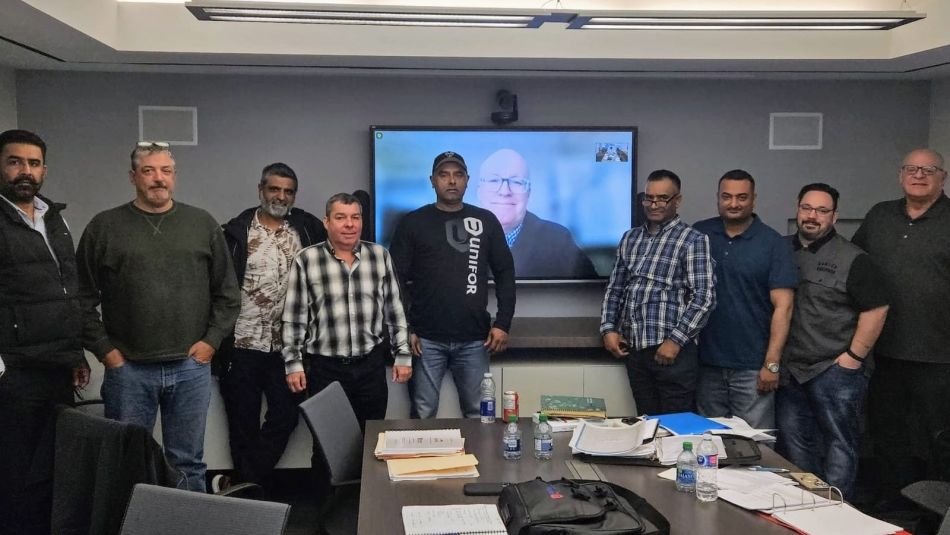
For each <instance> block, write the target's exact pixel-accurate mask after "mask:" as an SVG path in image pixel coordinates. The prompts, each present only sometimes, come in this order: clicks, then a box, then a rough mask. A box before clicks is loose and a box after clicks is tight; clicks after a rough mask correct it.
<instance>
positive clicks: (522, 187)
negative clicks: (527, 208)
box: [480, 177, 531, 194]
mask: <svg viewBox="0 0 950 535" xmlns="http://www.w3.org/2000/svg"><path fill="white" fill-rule="evenodd" d="M480 180H481V182H482V184H485V186H486V187H487V188H488V189H490V190H492V191H501V188H502V187H504V184H505V182H507V183H508V189H510V190H511V192H512V193H517V194H520V193H528V191H529V190H530V189H531V181H530V180H525V179H523V178H496V177H492V178H482V179H480Z"/></svg>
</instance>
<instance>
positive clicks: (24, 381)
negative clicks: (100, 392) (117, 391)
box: [0, 368, 73, 535]
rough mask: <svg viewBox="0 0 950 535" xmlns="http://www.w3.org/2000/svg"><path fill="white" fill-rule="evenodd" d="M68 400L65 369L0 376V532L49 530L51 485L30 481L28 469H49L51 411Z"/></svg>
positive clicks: (7, 534)
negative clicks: (44, 442)
mask: <svg viewBox="0 0 950 535" xmlns="http://www.w3.org/2000/svg"><path fill="white" fill-rule="evenodd" d="M72 401H73V388H72V371H71V370H69V369H29V368H8V369H7V372H6V373H5V374H4V375H3V377H0V534H3V535H14V534H16V535H32V534H40V533H42V534H43V535H46V534H48V533H49V532H50V514H51V513H50V507H51V504H52V487H51V486H50V483H51V481H50V480H48V478H47V481H35V480H33V477H32V476H33V475H34V474H31V472H30V468H31V467H32V466H33V464H34V462H35V463H36V464H37V467H40V466H45V467H46V468H47V471H48V470H49V469H51V468H52V465H53V447H52V446H53V445H52V442H51V441H52V437H53V434H52V426H53V425H55V422H54V417H55V413H54V411H53V408H54V407H55V406H56V404H58V403H65V404H71V403H72ZM41 439H43V440H46V439H48V440H49V441H50V443H49V444H45V445H44V447H41ZM39 475H45V476H48V475H49V474H48V473H47V474H39Z"/></svg>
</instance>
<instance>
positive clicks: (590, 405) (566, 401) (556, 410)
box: [541, 395, 607, 418]
mask: <svg viewBox="0 0 950 535" xmlns="http://www.w3.org/2000/svg"><path fill="white" fill-rule="evenodd" d="M541 412H543V413H545V414H547V415H548V416H567V417H571V418H606V417H607V403H606V402H605V401H604V398H590V397H581V396H548V395H542V396H541Z"/></svg>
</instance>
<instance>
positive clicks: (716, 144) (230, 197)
mask: <svg viewBox="0 0 950 535" xmlns="http://www.w3.org/2000/svg"><path fill="white" fill-rule="evenodd" d="M500 88H506V89H510V90H512V91H514V92H515V93H517V94H518V96H519V107H520V113H521V121H520V122H519V123H518V124H519V125H521V126H547V125H595V126H607V125H618V126H637V127H639V130H640V143H639V147H638V150H639V155H640V161H639V162H638V165H637V169H638V171H637V172H638V175H639V177H641V179H642V178H643V177H645V176H646V174H647V173H649V171H650V170H652V169H655V168H658V167H665V168H669V169H672V170H674V171H676V172H677V173H679V174H680V176H681V177H682V178H683V180H684V189H683V193H684V197H685V202H684V206H683V208H682V210H681V212H682V214H683V216H684V219H686V220H687V221H694V220H696V219H699V218H703V217H709V216H712V215H715V192H716V181H717V179H718V177H719V176H721V174H722V173H723V172H724V171H726V170H728V169H732V168H736V167H742V168H745V169H747V170H748V171H750V172H751V173H752V174H753V175H754V176H755V177H756V179H757V181H758V188H757V189H758V194H759V197H758V203H757V212H758V213H759V215H760V216H761V217H762V218H763V220H764V221H765V222H766V223H768V224H769V225H771V226H773V227H774V228H776V229H778V230H779V231H782V232H784V230H785V228H786V225H787V219H788V217H791V216H792V214H793V207H794V205H795V201H794V196H795V195H796V194H797V191H798V189H799V188H800V187H801V186H802V185H803V184H805V183H807V182H811V181H815V180H823V181H828V182H830V183H832V184H834V185H835V186H836V187H838V188H839V189H840V190H841V192H842V203H841V217H844V218H849V217H862V216H863V214H864V213H865V212H866V211H867V209H868V208H869V207H870V206H871V205H872V204H873V203H875V202H876V201H879V200H882V199H887V198H893V197H897V196H899V194H900V190H899V188H898V185H897V181H896V178H895V177H896V174H895V171H894V170H895V169H896V168H897V166H898V165H899V161H900V158H901V156H902V155H903V154H904V153H905V152H907V151H908V150H910V149H912V148H914V147H917V146H922V145H926V144H927V141H928V136H929V133H930V132H929V118H930V113H931V109H930V95H931V89H930V86H929V83H927V82H893V81H882V82H877V81H838V82H832V81H801V82H796V81H755V80H730V81H710V80H621V79H579V78H571V79H564V80H561V79H555V78H518V79H504V80H501V79H492V78H487V77H486V78H449V77H416V78H406V77H387V76H375V75H374V76H370V75H367V76H351V77H318V76H226V75H169V74H109V73H65V72H19V73H18V75H17V87H16V90H17V95H18V110H19V124H20V125H21V127H23V128H28V129H34V130H36V131H37V132H39V133H40V134H41V135H43V136H44V137H45V138H46V140H47V142H48V143H49V145H50V154H49V156H48V161H49V165H50V175H49V180H48V185H47V187H46V189H45V192H46V193H47V194H48V195H49V196H50V197H52V198H54V199H57V200H59V199H62V200H65V201H68V202H69V203H70V208H69V211H68V212H67V215H68V217H69V219H70V222H71V224H72V226H73V228H74V229H81V228H82V227H84V226H85V224H86V223H87V222H88V221H89V219H90V218H91V217H92V216H93V215H94V214H95V213H97V212H99V211H101V210H103V209H106V208H109V207H111V206H114V205H116V204H118V203H121V202H124V201H127V200H129V199H131V198H132V197H133V190H132V187H131V185H130V184H129V182H128V180H127V178H126V177H127V173H126V171H127V169H128V152H129V150H130V149H131V147H132V145H133V143H134V142H135V141H136V140H137V136H138V122H137V106H139V105H143V104H146V105H168V106H197V107H198V114H199V116H198V123H199V124H198V141H199V143H198V145H197V146H195V147H177V148H176V149H175V151H174V152H175V155H176V158H177V162H178V166H179V185H178V192H177V194H176V198H178V199H180V200H182V201H184V202H189V203H192V204H196V205H198V206H202V207H204V208H207V209H208V210H209V211H210V212H211V213H212V214H213V215H214V216H216V217H217V218H219V219H225V218H227V217H230V216H232V215H233V214H235V213H236V212H237V211H238V210H239V209H240V208H242V207H244V206H248V205H251V204H253V203H254V202H255V200H256V197H255V189H254V188H255V181H256V180H257V178H258V177H257V176H256V175H257V173H258V172H259V170H260V169H261V167H262V166H263V165H265V164H267V163H269V162H272V161H277V160H282V161H286V162H287V163H289V164H290V165H291V166H293V167H294V168H295V169H296V170H297V172H298V174H299V175H300V176H301V177H302V182H301V185H300V193H299V196H298V201H297V202H298V205H300V206H302V207H304V208H307V209H309V210H311V211H315V212H319V211H321V210H322V205H323V202H324V201H325V199H326V198H327V197H328V196H329V195H330V194H332V193H335V192H338V191H352V190H354V189H357V188H364V189H365V188H368V187H369V172H370V160H369V139H368V137H369V136H368V133H367V127H368V126H369V125H371V124H382V125H387V124H388V125H466V126H467V125H483V126H489V125H490V122H489V120H488V115H489V112H490V111H492V97H493V95H494V92H495V91H496V90H498V89H500ZM789 111H792V112H822V113H824V140H823V141H824V150H820V151H770V150H769V149H768V129H769V113H770V112H789ZM437 150H442V148H434V149H433V154H434V153H435V152H436V151H437ZM419 174H420V179H423V177H425V176H426V175H427V174H428V170H427V169H420V170H419ZM591 209H592V210H596V206H592V207H591ZM77 235H78V230H77ZM601 297H602V287H599V286H594V287H586V288H550V287H547V288H544V287H530V288H527V287H525V288H522V289H520V290H519V303H518V314H519V315H522V316H574V315H583V316H588V315H599V308H600V299H601Z"/></svg>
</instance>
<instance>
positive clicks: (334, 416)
mask: <svg viewBox="0 0 950 535" xmlns="http://www.w3.org/2000/svg"><path fill="white" fill-rule="evenodd" d="M300 412H301V414H303V419H304V421H305V422H307V427H309V428H310V433H312V434H313V440H314V442H315V443H316V444H318V445H319V446H320V448H319V449H321V450H322V451H323V456H324V459H325V460H326V463H327V466H328V467H329V468H330V484H332V485H333V486H339V485H343V484H346V483H350V482H353V481H355V480H359V478H360V469H361V466H362V450H363V435H362V433H361V432H360V424H359V422H357V420H356V413H354V412H353V407H351V406H350V401H349V400H348V399H347V398H346V394H345V393H344V392H343V387H342V386H340V383H339V382H338V381H334V382H332V383H330V385H329V386H327V387H326V388H324V389H323V390H321V391H319V392H317V393H316V394H315V395H313V396H312V397H310V399H308V400H306V401H304V402H303V403H301V404H300Z"/></svg>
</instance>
